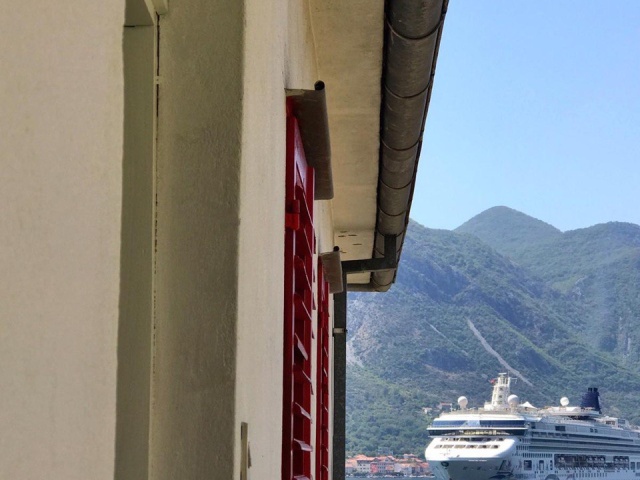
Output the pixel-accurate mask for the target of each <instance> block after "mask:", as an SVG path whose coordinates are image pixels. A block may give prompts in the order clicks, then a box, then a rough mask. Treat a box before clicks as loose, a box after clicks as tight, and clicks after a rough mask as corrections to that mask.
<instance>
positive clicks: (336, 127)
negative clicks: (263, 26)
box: [310, 0, 448, 291]
mask: <svg viewBox="0 0 640 480" xmlns="http://www.w3.org/2000/svg"><path fill="white" fill-rule="evenodd" d="M447 4H448V0H394V1H389V2H386V8H385V2H384V0H375V1H373V0H351V1H349V2H348V3H345V2H344V1H342V0H310V11H311V21H312V24H313V30H314V33H315V39H316V52H317V57H318V75H319V78H320V79H321V80H323V81H324V82H325V84H326V86H327V109H328V116H329V128H330V132H331V149H332V155H331V158H332V168H333V184H334V191H335V197H334V199H333V215H334V228H335V239H334V241H335V244H336V245H337V246H339V248H340V252H341V256H342V259H343V260H346V261H352V262H351V265H352V266H353V269H352V270H351V271H350V274H349V276H348V288H349V290H359V291H386V290H388V289H389V288H390V286H391V284H392V283H393V282H394V280H395V276H396V272H397V259H399V257H400V253H401V251H402V245H403V240H404V234H405V232H406V228H407V225H408V222H409V210H410V208H411V200H412V198H413V190H414V187H415V179H416V171H417V164H418V159H419V157H420V150H421V147H422V136H423V132H424V124H425V120H426V116H427V111H428V107H429V100H430V96H431V90H432V87H433V80H434V76H435V67H436V61H437V56H438V49H439V45H440V39H441V36H442V28H443V24H444V18H445V14H446V10H447ZM385 237H386V239H387V255H385ZM389 245H394V246H395V250H396V254H395V255H393V258H389V256H388V254H389V251H390V249H389ZM382 258H385V260H386V261H385V262H382V263H381V262H378V263H376V262H366V261H367V260H370V259H382ZM356 260H362V261H363V262H360V263H357V264H356V262H353V261H356ZM382 264H384V268H381V269H379V270H378V269H377V267H376V265H382ZM356 265H357V266H356ZM347 272H349V270H347Z"/></svg>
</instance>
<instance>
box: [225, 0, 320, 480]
mask: <svg viewBox="0 0 640 480" xmlns="http://www.w3.org/2000/svg"><path fill="white" fill-rule="evenodd" d="M245 5H246V6H245V8H246V31H245V58H244V65H245V69H244V97H243V130H242V131H243V135H242V167H241V188H240V191H241V204H240V237H239V276H238V350H237V357H236V358H237V364H236V369H237V381H238V383H237V387H236V427H239V425H240V422H247V423H248V426H249V442H250V448H251V463H252V466H251V468H250V470H249V478H255V479H259V478H279V477H280V468H281V457H280V442H281V429H282V368H283V367H282V343H283V316H284V314H283V301H284V300H283V299H284V291H283V267H284V265H283V264H284V257H283V254H284V208H285V205H284V182H285V173H284V172H285V169H284V167H285V153H286V145H285V139H286V123H285V88H313V84H314V82H315V81H316V80H317V78H316V71H315V51H314V47H313V37H312V32H311V26H310V22H309V12H308V6H307V2H300V1H298V0H292V1H289V0H284V1H283V0H249V1H247V2H246V4H245ZM318 218H322V216H321V215H319V216H318ZM237 438H238V439H239V435H237ZM235 447H236V448H235V449H236V455H235V464H236V467H235V469H236V472H238V471H239V469H240V458H241V455H240V450H239V449H240V443H239V442H236V444H235Z"/></svg>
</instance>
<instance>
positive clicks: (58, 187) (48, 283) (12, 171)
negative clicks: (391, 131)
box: [0, 0, 124, 480]
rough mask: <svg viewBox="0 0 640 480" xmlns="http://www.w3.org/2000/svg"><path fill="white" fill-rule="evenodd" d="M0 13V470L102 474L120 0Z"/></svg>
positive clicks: (111, 430) (69, 478)
mask: <svg viewBox="0 0 640 480" xmlns="http://www.w3.org/2000/svg"><path fill="white" fill-rule="evenodd" d="M5 7H6V8H3V11H2V14H1V15H0V45H2V49H0V111H1V112H2V115H0V167H1V168H0V172H1V173H0V205H2V206H1V207H0V219H1V220H0V272H1V273H0V432H1V433H0V478H7V479H20V480H29V479H34V480H35V479H38V480H39V479H43V478H51V479H65V480H73V479H87V478H92V479H104V480H106V479H112V478H113V469H114V443H115V440H114V434H115V412H116V389H115V385H116V368H117V364H116V358H117V357H116V347H117V346H116V335H117V325H118V297H119V284H120V278H119V268H120V249H119V248H120V213H121V211H120V210H121V195H122V182H121V170H122V148H123V141H122V137H123V132H122V116H123V97H122V87H123V79H122V25H123V21H124V1H110V2H86V1H80V0H68V1H64V2H42V1H36V0H22V1H20V2H14V3H12V4H11V6H8V5H6V6H5Z"/></svg>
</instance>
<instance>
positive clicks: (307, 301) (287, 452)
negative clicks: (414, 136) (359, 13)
mask: <svg viewBox="0 0 640 480" xmlns="http://www.w3.org/2000/svg"><path fill="white" fill-rule="evenodd" d="M287 114H288V115H287V160H286V185H285V189H286V207H285V208H286V213H285V261H284V374H283V377H284V378H283V385H284V386H283V393H284V396H283V422H282V433H283V437H282V479H283V480H292V479H296V480H302V479H310V478H311V452H312V447H311V396H312V395H313V386H312V380H311V362H312V359H311V340H312V336H313V331H312V326H313V325H312V318H313V317H312V312H313V309H314V308H315V305H314V300H313V282H314V262H313V254H314V252H315V233H314V229H313V198H314V191H313V188H314V171H313V168H311V167H310V166H308V165H307V162H306V159H305V155H304V149H303V147H302V139H301V138H300V131H299V130H298V124H297V121H296V119H295V118H294V117H293V116H291V115H290V113H289V110H288V111H287Z"/></svg>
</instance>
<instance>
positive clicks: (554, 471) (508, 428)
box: [425, 373, 640, 480]
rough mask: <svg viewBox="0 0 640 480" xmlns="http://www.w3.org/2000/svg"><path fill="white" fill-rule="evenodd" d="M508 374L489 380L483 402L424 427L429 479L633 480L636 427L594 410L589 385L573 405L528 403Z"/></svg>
mask: <svg viewBox="0 0 640 480" xmlns="http://www.w3.org/2000/svg"><path fill="white" fill-rule="evenodd" d="M512 380H513V379H512V378H511V377H509V376H508V375H507V374H506V373H501V374H500V375H499V376H498V378H497V379H495V380H494V382H495V383H494V385H493V395H492V397H491V402H488V403H485V405H484V408H478V409H472V408H467V399H466V398H465V397H460V398H459V399H458V405H459V407H460V408H459V409H458V410H454V411H451V412H449V413H443V414H442V415H440V416H439V417H438V418H437V419H435V420H434V422H433V424H432V425H431V426H430V427H429V435H430V436H431V437H432V440H431V443H429V445H428V447H427V449H426V451H425V457H426V459H427V461H428V462H429V465H430V466H431V470H432V471H433V474H434V475H435V477H436V479H437V480H489V479H494V480H498V479H504V480H509V479H527V480H534V479H535V480H582V479H598V478H600V479H607V480H632V479H634V480H638V479H640V429H638V428H637V427H634V426H632V425H630V424H629V423H628V422H627V421H625V420H622V419H619V418H614V417H609V416H606V415H602V413H601V410H600V402H599V393H598V389H597V388H589V390H588V392H587V393H586V394H585V395H584V396H583V398H582V402H581V405H580V406H579V407H578V406H570V404H569V400H568V399H567V398H566V397H563V398H562V399H561V400H560V406H558V407H546V408H535V407H534V406H533V405H531V404H529V403H523V404H521V403H520V401H519V399H518V397H517V396H516V395H512V394H511V382H512Z"/></svg>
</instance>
